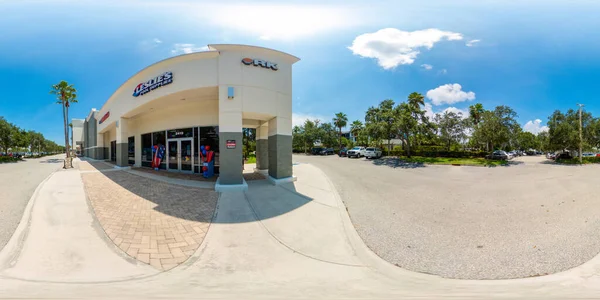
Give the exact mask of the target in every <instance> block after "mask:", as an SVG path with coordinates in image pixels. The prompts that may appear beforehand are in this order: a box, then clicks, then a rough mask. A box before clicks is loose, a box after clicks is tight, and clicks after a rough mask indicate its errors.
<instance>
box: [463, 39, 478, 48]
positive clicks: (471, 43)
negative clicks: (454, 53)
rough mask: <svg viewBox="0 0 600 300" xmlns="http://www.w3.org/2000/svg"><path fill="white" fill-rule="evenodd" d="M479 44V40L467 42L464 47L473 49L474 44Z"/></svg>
mask: <svg viewBox="0 0 600 300" xmlns="http://www.w3.org/2000/svg"><path fill="white" fill-rule="evenodd" d="M479 42H481V40H470V41H468V42H467V43H466V44H465V45H466V46H467V47H473V46H475V44H477V43H479Z"/></svg>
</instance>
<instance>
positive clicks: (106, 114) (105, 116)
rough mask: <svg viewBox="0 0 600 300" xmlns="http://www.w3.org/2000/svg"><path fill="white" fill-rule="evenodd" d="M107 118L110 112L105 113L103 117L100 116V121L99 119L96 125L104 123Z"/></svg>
mask: <svg viewBox="0 0 600 300" xmlns="http://www.w3.org/2000/svg"><path fill="white" fill-rule="evenodd" d="M108 117H110V111H107V112H106V113H105V114H104V116H102V119H100V122H98V124H102V123H104V121H106V119H108Z"/></svg>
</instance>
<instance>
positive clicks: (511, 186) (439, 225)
mask: <svg viewBox="0 0 600 300" xmlns="http://www.w3.org/2000/svg"><path fill="white" fill-rule="evenodd" d="M294 160H295V161H297V162H305V163H310V164H313V165H315V166H317V167H319V168H321V169H322V170H323V171H324V172H325V173H326V174H327V175H328V177H329V178H330V179H331V180H332V181H333V183H334V184H335V186H336V189H337V190H338V192H339V194H340V196H341V198H342V200H343V201H344V203H345V204H346V206H347V208H348V211H349V214H350V217H351V219H352V222H353V224H354V225H355V227H356V229H357V231H358V233H359V235H360V236H361V238H362V239H363V240H364V241H365V243H366V244H367V246H369V247H370V248H371V249H372V250H373V251H374V252H375V253H376V254H378V255H379V256H380V257H381V258H383V259H385V260H387V261H388V262H390V263H392V264H395V265H397V266H399V267H402V268H405V269H408V270H411V271H417V272H421V273H427V274H434V275H439V276H442V277H446V278H457V279H512V278H526V277H536V276H542V275H546V274H552V273H556V272H560V271H564V270H568V269H570V268H573V267H576V266H579V265H581V264H583V263H585V262H587V261H588V260H590V259H592V258H593V257H594V256H595V255H596V254H598V252H599V251H600V238H598V232H599V231H600V220H599V219H598V218H597V216H598V215H600V203H598V201H597V189H595V188H594V187H595V186H597V174H598V172H599V171H600V166H594V165H592V166H589V165H588V166H563V165H554V164H550V163H549V162H550V161H548V160H546V159H545V158H544V157H542V156H534V157H521V158H516V159H515V160H513V162H512V164H511V165H510V166H506V167H467V166H432V165H413V164H403V163H401V162H398V161H396V160H395V159H387V158H383V159H379V160H366V159H364V158H362V159H348V158H339V157H337V156H303V155H296V156H294Z"/></svg>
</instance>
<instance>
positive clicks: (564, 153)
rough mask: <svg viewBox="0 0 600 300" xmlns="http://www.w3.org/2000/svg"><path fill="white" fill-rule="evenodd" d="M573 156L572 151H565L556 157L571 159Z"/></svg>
mask: <svg viewBox="0 0 600 300" xmlns="http://www.w3.org/2000/svg"><path fill="white" fill-rule="evenodd" d="M571 158H573V157H572V156H571V153H569V152H563V153H561V154H558V155H556V157H555V158H554V159H571Z"/></svg>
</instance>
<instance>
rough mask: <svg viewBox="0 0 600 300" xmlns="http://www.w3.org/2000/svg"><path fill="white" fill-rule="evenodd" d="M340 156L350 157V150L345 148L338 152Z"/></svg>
mask: <svg viewBox="0 0 600 300" xmlns="http://www.w3.org/2000/svg"><path fill="white" fill-rule="evenodd" d="M338 156H339V157H342V156H348V148H346V147H344V148H342V149H341V150H340V152H338Z"/></svg>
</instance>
